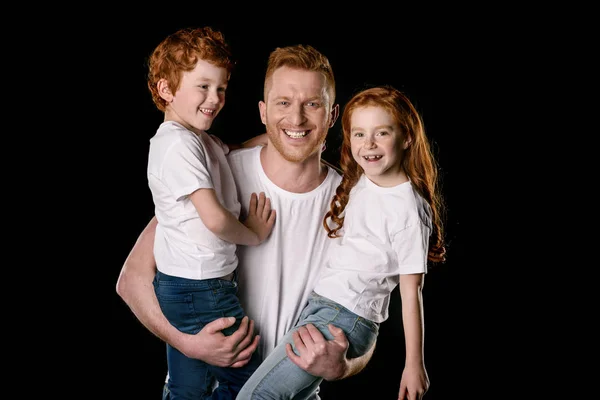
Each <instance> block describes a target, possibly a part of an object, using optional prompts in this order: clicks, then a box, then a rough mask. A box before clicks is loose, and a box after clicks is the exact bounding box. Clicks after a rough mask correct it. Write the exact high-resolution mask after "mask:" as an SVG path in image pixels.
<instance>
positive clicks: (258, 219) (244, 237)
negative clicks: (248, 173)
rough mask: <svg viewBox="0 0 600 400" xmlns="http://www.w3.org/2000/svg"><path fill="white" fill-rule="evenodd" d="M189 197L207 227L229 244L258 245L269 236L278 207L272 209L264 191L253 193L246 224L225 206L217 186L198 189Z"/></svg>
mask: <svg viewBox="0 0 600 400" xmlns="http://www.w3.org/2000/svg"><path fill="white" fill-rule="evenodd" d="M190 199H191V201H192V203H193V204H194V207H196V211H198V215H199V216H200V219H201V220H202V222H203V223H204V225H205V226H206V228H207V229H208V230H209V231H211V232H212V233H214V234H215V235H216V236H218V237H219V238H221V239H223V240H225V241H227V242H230V243H235V244H242V245H247V246H255V245H258V244H260V243H262V242H263V241H264V240H265V239H266V238H267V236H269V233H271V230H272V229H273V224H274V223H275V210H271V201H270V200H269V199H268V198H266V196H265V194H264V193H260V195H259V196H257V195H256V193H252V196H251V197H250V207H249V209H248V217H247V218H246V220H245V221H244V223H242V222H240V221H239V220H238V219H237V218H236V217H235V216H234V215H233V214H232V213H231V212H229V210H227V209H226V208H225V207H223V205H222V204H221V202H220V201H219V199H218V198H217V194H216V192H215V190H214V189H198V190H196V191H195V192H193V193H192V194H191V195H190Z"/></svg>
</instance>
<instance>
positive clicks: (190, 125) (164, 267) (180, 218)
mask: <svg viewBox="0 0 600 400" xmlns="http://www.w3.org/2000/svg"><path fill="white" fill-rule="evenodd" d="M232 68H233V61H232V58H231V53H230V51H229V47H228V45H227V44H226V43H225V41H224V38H223V35H222V34H221V33H220V32H217V31H214V30H212V29H211V28H208V27H205V28H196V29H182V30H179V31H177V32H175V33H174V34H172V35H170V36H169V37H167V38H166V39H165V40H163V41H162V43H160V44H159V45H158V46H157V47H156V49H155V50H154V52H153V53H152V55H151V57H150V60H149V73H148V88H149V89H150V92H151V94H152V99H153V101H154V103H155V104H156V106H157V107H158V109H159V110H161V111H163V112H164V115H165V118H164V122H163V123H162V124H161V125H160V126H159V128H158V130H157V132H156V134H155V135H154V137H152V139H151V140H150V151H149V157H148V171H147V173H148V184H149V187H150V190H151V192H152V198H153V201H154V205H155V214H156V218H157V220H158V226H157V228H156V236H155V242H154V257H155V259H156V263H157V269H158V272H157V274H156V277H155V279H154V282H153V285H154V290H155V292H156V296H157V299H158V302H159V304H160V307H161V309H162V311H163V313H164V314H165V316H166V317H167V319H168V320H169V322H170V323H171V324H172V325H173V326H175V327H176V328H177V329H179V330H180V331H182V332H186V333H190V334H194V333H197V332H199V331H200V330H201V329H202V328H203V327H204V325H206V324H207V323H209V322H211V321H213V320H215V319H217V318H220V317H235V318H236V320H237V323H236V324H235V325H233V326H232V327H230V328H229V329H227V330H224V331H223V333H224V334H225V335H229V334H231V333H232V332H234V331H235V330H236V328H237V327H238V326H239V324H240V321H241V319H242V318H243V317H244V316H245V313H244V311H243V309H242V307H241V305H240V303H239V300H238V297H237V276H236V274H235V270H236V267H237V265H238V258H237V256H236V253H235V250H236V244H242V245H251V246H252V245H258V244H260V243H261V242H263V241H264V240H265V239H266V238H267V236H268V235H269V233H270V232H271V230H272V228H273V224H274V222H275V211H274V210H271V205H270V200H269V199H267V198H266V197H265V195H264V193H260V195H258V196H257V195H256V193H252V195H251V197H250V212H249V213H248V216H247V218H246V219H245V220H244V222H243V223H242V222H240V221H239V219H238V218H239V215H240V209H241V205H240V203H239V201H238V200H237V193H236V187H235V182H234V179H233V175H232V173H231V169H230V167H229V165H228V163H227V159H226V158H225V155H226V154H227V153H228V152H229V147H228V146H227V145H225V144H224V143H223V142H222V141H221V140H219V139H218V138H217V137H215V136H214V135H209V134H207V133H206V130H208V129H209V128H210V126H211V124H212V122H213V120H214V119H215V117H216V116H217V115H218V113H219V111H220V110H221V109H222V108H223V106H224V105H225V91H226V89H227V83H228V81H229V77H230V74H231V70H232ZM260 142H261V139H260V138H255V139H252V140H250V141H248V142H246V143H245V146H253V145H256V144H259V143H260ZM255 358H256V357H255ZM167 364H168V369H169V378H168V381H167V385H166V390H167V391H170V392H171V395H172V396H175V397H177V396H181V397H182V398H186V399H187V398H198V399H200V398H204V397H205V396H206V395H207V394H210V393H211V392H212V387H213V380H214V379H215V378H216V379H217V380H218V381H219V386H218V388H217V389H215V390H218V391H219V392H220V393H219V396H218V397H219V398H223V399H225V398H231V399H234V398H235V397H236V394H237V392H238V391H239V389H240V388H241V387H242V385H243V384H244V382H245V381H246V380H247V379H248V377H249V376H250V375H251V374H252V372H253V371H254V369H255V368H256V366H257V364H258V361H255V362H250V363H248V364H247V365H246V366H244V367H243V368H218V367H214V366H211V365H209V364H207V363H204V362H203V361H200V360H197V359H193V358H189V357H187V356H186V355H184V354H183V353H181V352H180V351H179V350H177V349H176V348H174V347H172V346H170V345H167ZM177 398H179V397H177Z"/></svg>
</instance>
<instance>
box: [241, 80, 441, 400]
mask: <svg viewBox="0 0 600 400" xmlns="http://www.w3.org/2000/svg"><path fill="white" fill-rule="evenodd" d="M342 130H343V143H342V150H341V162H340V164H341V168H342V171H343V178H342V182H341V183H340V185H339V186H338V188H337V190H336V194H335V196H334V197H333V199H332V201H331V208H330V211H329V212H328V213H327V214H326V215H325V218H324V219H323V225H324V227H325V230H326V231H327V234H328V236H329V237H330V238H332V241H333V242H332V243H331V245H330V247H329V257H328V261H327V264H326V265H325V266H324V268H323V270H322V272H321V276H320V278H319V282H318V283H317V285H316V287H315V289H314V291H313V293H312V295H311V297H310V298H309V301H308V304H307V306H306V308H305V309H304V311H303V313H302V315H301V316H300V320H299V322H298V323H297V325H296V327H295V328H294V329H292V331H290V332H288V334H287V335H286V337H285V338H284V340H283V341H282V342H281V343H280V344H279V345H278V347H277V348H276V349H275V350H274V351H273V352H272V353H271V355H270V356H269V357H268V358H267V359H266V360H265V361H263V363H262V364H261V365H260V366H259V368H258V369H257V371H256V372H255V373H254V374H253V375H252V376H251V378H250V379H249V380H248V381H247V382H246V384H245V385H244V387H243V388H242V390H241V391H240V393H239V397H238V398H240V399H282V398H285V399H288V398H289V399H304V398H306V396H307V394H310V393H312V392H313V391H314V389H315V388H316V387H317V386H318V385H319V384H320V383H321V381H322V378H320V377H316V376H313V375H310V374H308V373H307V372H305V371H304V370H302V369H301V368H300V367H298V366H297V365H296V363H299V362H300V357H299V356H298V355H297V354H296V353H294V351H296V352H298V351H297V349H295V348H294V351H292V343H293V344H295V345H302V343H303V342H302V340H301V339H300V335H299V334H298V332H297V330H298V328H299V327H301V326H304V325H307V324H312V325H313V326H315V327H316V328H318V329H319V330H320V331H321V332H322V333H323V335H325V337H327V339H329V340H332V339H333V338H334V333H336V332H337V330H336V328H338V329H341V330H342V331H343V332H344V334H345V335H346V337H347V339H348V342H349V347H348V353H347V354H348V357H349V358H354V357H358V356H361V355H362V354H364V353H366V352H367V351H369V350H370V349H371V347H372V346H373V344H374V342H375V339H376V338H377V334H378V332H379V324H381V323H382V322H383V321H385V320H386V319H387V318H388V307H389V302H390V293H391V292H392V290H393V289H394V288H395V287H396V286H397V285H398V284H399V285H400V295H401V298H402V315H403V325H404V332H405V338H406V343H405V344H406V360H405V365H404V371H403V373H402V378H401V381H400V391H399V395H398V399H406V398H409V399H411V400H415V399H421V398H422V397H423V395H424V394H425V392H426V391H427V389H428V388H429V378H428V376H427V371H426V369H425V363H424V359H423V354H424V351H423V350H424V348H423V303H422V289H423V278H424V275H425V273H426V272H427V263H428V261H430V262H432V263H438V262H443V261H445V248H444V239H443V224H442V211H443V203H442V199H441V196H440V194H439V193H438V185H437V166H436V162H435V160H434V157H433V154H432V152H431V149H430V145H429V142H428V140H427V137H426V135H425V130H424V127H423V121H422V119H421V117H420V115H419V114H418V113H417V111H416V109H415V107H414V106H413V104H412V103H411V102H410V100H409V99H408V98H407V97H406V96H405V95H404V94H403V93H402V92H400V91H398V90H396V89H394V88H392V87H389V86H382V87H375V88H370V89H366V90H363V91H361V92H359V93H358V94H356V95H355V96H354V97H352V99H350V101H349V102H348V103H347V105H346V107H345V109H344V113H343V116H342ZM328 327H330V329H332V331H330V330H329V329H328ZM309 331H310V329H309ZM288 357H289V358H288Z"/></svg>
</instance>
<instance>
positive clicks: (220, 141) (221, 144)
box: [208, 135, 229, 155]
mask: <svg viewBox="0 0 600 400" xmlns="http://www.w3.org/2000/svg"><path fill="white" fill-rule="evenodd" d="M208 136H209V137H210V138H211V139H212V140H213V141H214V142H215V143H216V144H218V145H219V147H220V148H221V149H223V153H225V155H227V154H229V146H227V145H226V144H225V143H223V141H222V140H221V139H219V137H218V136H215V135H208Z"/></svg>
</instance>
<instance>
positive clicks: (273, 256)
mask: <svg viewBox="0 0 600 400" xmlns="http://www.w3.org/2000/svg"><path fill="white" fill-rule="evenodd" d="M260 150H261V147H255V148H251V149H241V150H236V151H233V152H231V153H230V154H229V155H228V160H229V164H230V166H231V170H232V172H233V176H234V178H235V183H236V185H237V188H238V192H239V194H240V197H239V199H240V202H241V203H242V216H245V215H246V213H247V210H248V204H249V201H250V195H251V194H252V192H255V193H260V192H265V194H266V196H267V197H269V198H270V199H271V206H272V208H273V209H274V210H276V212H277V220H276V221H275V226H274V227H273V231H272V232H271V234H270V236H269V237H268V238H267V240H265V241H264V242H263V243H261V244H260V245H258V246H239V247H238V257H239V260H240V265H239V268H238V271H239V296H240V300H241V303H242V306H243V307H244V309H245V310H246V312H247V313H248V315H249V316H250V318H251V319H253V320H254V322H255V325H256V328H257V331H258V333H259V334H260V335H261V342H260V345H259V349H258V351H259V354H260V355H261V357H262V358H263V359H264V358H265V357H266V356H267V355H268V354H269V353H270V352H271V351H272V350H273V349H274V348H275V346H276V345H277V344H278V343H279V341H280V340H281V339H282V338H283V336H284V335H285V334H286V333H287V332H288V331H289V330H290V329H291V328H292V327H293V326H294V325H295V323H296V322H297V320H298V318H299V317H300V313H301V311H302V309H303V308H304V306H305V305H306V302H307V300H308V296H309V294H310V292H311V291H312V290H313V288H314V286H315V284H316V280H317V277H318V275H319V272H320V270H321V267H322V266H323V264H324V262H325V256H326V254H327V247H328V246H329V244H330V243H331V242H332V239H329V238H328V237H327V232H326V231H325V229H324V228H323V217H324V216H325V213H326V212H327V211H328V210H329V205H330V202H331V199H332V198H333V195H334V193H335V189H336V188H337V186H338V184H339V183H340V181H341V176H340V175H339V174H338V173H337V172H336V171H335V170H333V169H331V168H329V171H328V174H327V177H326V178H325V180H324V181H323V183H321V185H320V186H319V187H317V188H316V189H314V190H312V191H311V192H308V193H291V192H288V191H285V190H283V189H281V188H280V187H278V186H276V185H275V184H274V183H273V182H271V181H270V180H269V178H267V176H266V174H265V172H264V170H263V168H262V164H261V162H260Z"/></svg>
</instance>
